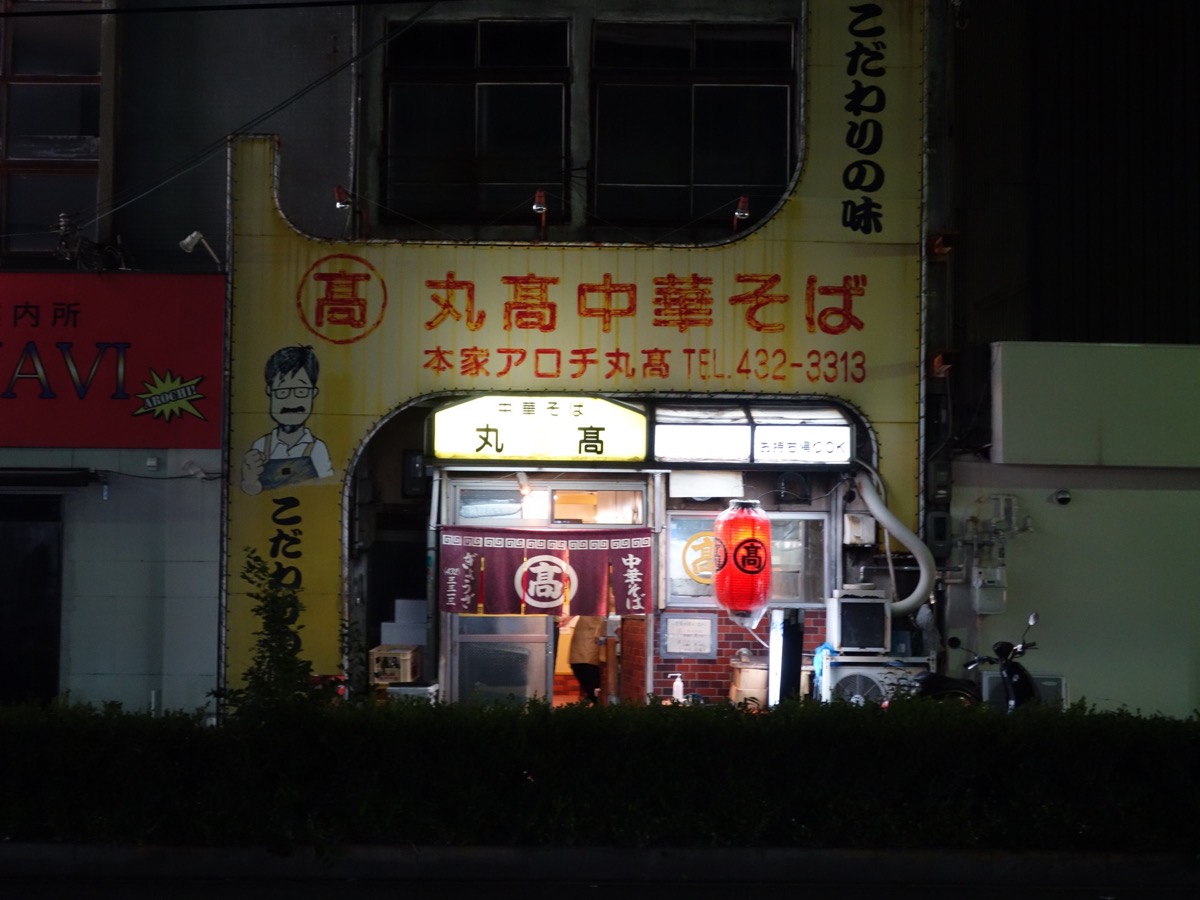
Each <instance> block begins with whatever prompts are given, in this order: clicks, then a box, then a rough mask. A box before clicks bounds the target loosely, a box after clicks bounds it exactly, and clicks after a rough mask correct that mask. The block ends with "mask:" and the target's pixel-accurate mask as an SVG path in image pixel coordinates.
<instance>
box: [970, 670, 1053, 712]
mask: <svg viewBox="0 0 1200 900" xmlns="http://www.w3.org/2000/svg"><path fill="white" fill-rule="evenodd" d="M1029 674H1030V676H1031V677H1032V678H1033V683H1034V684H1036V685H1037V690H1038V699H1039V700H1041V702H1042V703H1044V704H1045V705H1046V706H1058V707H1062V708H1063V709H1065V708H1066V707H1067V706H1068V704H1070V702H1071V701H1070V699H1069V698H1068V697H1067V679H1066V678H1064V677H1063V676H1062V675H1039V674H1038V673H1036V672H1030V673H1029ZM980 689H981V690H982V692H983V700H984V702H985V703H990V704H992V706H994V707H996V708H997V709H1006V708H1007V705H1008V701H1007V698H1005V696H1004V682H1002V681H1001V680H1000V673H999V672H997V671H996V670H994V669H993V670H991V671H988V672H984V673H983V684H982V685H981V686H980Z"/></svg>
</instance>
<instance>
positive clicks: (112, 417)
mask: <svg viewBox="0 0 1200 900" xmlns="http://www.w3.org/2000/svg"><path fill="white" fill-rule="evenodd" d="M224 329H225V277H224V276H223V275H157V274H148V273H147V274H143V273H133V272H114V273H105V274H100V275H96V274H76V273H71V274H53V275H51V274H0V446H4V447H70V448H88V447H103V448H140V447H148V448H162V449H171V448H198V449H211V448H217V447H219V446H220V444H221V410H222V403H223V402H224V391H223V383H222V374H223V365H222V360H223V351H224V333H225V332H224Z"/></svg>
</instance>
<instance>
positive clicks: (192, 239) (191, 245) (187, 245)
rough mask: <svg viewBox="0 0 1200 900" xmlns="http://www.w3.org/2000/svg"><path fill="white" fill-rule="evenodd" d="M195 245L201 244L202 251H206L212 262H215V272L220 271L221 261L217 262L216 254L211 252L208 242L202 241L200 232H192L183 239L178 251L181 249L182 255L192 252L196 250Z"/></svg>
mask: <svg viewBox="0 0 1200 900" xmlns="http://www.w3.org/2000/svg"><path fill="white" fill-rule="evenodd" d="M197 244H201V245H203V246H204V249H205V250H207V251H208V255H209V256H211V257H212V258H213V262H215V263H216V264H217V270H218V271H220V269H221V260H219V259H218V258H217V254H216V252H215V251H214V250H213V248H212V247H211V246H209V243H208V241H206V240H205V239H204V235H202V234H201V233H200V232H198V231H193V232H192V233H191V234H189V235H188V236H187V237H185V238H184V239H183V240H182V241H180V242H179V249H181V250H182V251H183V252H184V253H191V252H192V251H193V250H195V249H196V245H197Z"/></svg>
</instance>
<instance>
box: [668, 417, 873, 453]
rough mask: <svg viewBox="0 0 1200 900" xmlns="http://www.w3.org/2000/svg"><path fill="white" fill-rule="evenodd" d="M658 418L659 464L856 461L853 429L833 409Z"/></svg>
mask: <svg viewBox="0 0 1200 900" xmlns="http://www.w3.org/2000/svg"><path fill="white" fill-rule="evenodd" d="M657 417H658V419H659V421H658V422H657V423H656V424H655V426H654V458H655V459H656V460H658V461H660V462H695V463H699V462H722V463H744V464H754V463H760V464H765V465H771V464H776V463H786V464H789V465H806V466H808V465H847V464H848V463H850V462H851V461H852V460H853V459H854V429H853V428H852V427H851V426H850V424H849V423H848V422H847V421H846V419H845V417H844V416H843V415H842V414H841V413H839V412H837V411H836V410H833V409H829V408H825V409H819V410H798V409H792V410H778V409H775V410H769V409H763V408H760V409H753V408H752V409H750V410H749V411H745V412H743V411H741V410H738V411H730V410H724V409H712V410H708V409H704V408H702V407H699V408H696V409H694V410H682V409H674V410H669V411H666V412H665V413H664V412H663V411H661V410H660V411H657ZM706 418H707V421H705V419H706ZM662 419H668V420H669V421H662ZM685 419H693V421H684V420H685ZM762 419H768V420H770V421H768V422H765V423H764V422H762V421H760V420H762ZM789 420H790V421H789Z"/></svg>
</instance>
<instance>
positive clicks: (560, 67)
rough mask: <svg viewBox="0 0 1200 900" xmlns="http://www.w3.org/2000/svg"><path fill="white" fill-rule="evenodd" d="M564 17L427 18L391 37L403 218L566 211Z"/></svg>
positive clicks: (392, 130) (393, 193)
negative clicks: (541, 200) (542, 199)
mask: <svg viewBox="0 0 1200 900" xmlns="http://www.w3.org/2000/svg"><path fill="white" fill-rule="evenodd" d="M569 49H570V47H569V29H568V26H567V22H566V21H528V20H483V21H476V22H418V23H416V24H415V25H413V26H412V27H410V28H408V29H406V30H404V31H402V32H401V33H399V34H398V35H396V37H394V38H393V39H392V40H391V41H390V42H389V44H388V51H387V61H386V66H385V80H386V126H385V131H386V161H385V164H384V171H385V181H386V197H387V201H386V206H387V209H388V215H389V216H390V217H392V218H393V219H394V220H397V221H404V220H405V219H408V220H415V221H418V222H420V221H428V222H435V223H436V222H452V223H467V224H474V225H493V224H506V223H512V222H520V223H522V224H528V223H529V222H530V205H531V198H533V197H534V196H535V194H536V192H537V191H539V190H541V191H543V193H544V194H545V195H546V196H547V197H549V198H550V199H549V201H548V206H549V209H548V215H549V216H550V217H551V218H552V219H555V218H561V217H562V216H563V215H564V214H565V209H566V197H567V194H568V191H567V171H568V167H567V163H566V156H567V115H568V93H567V85H568V83H569V73H570V68H569Z"/></svg>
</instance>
